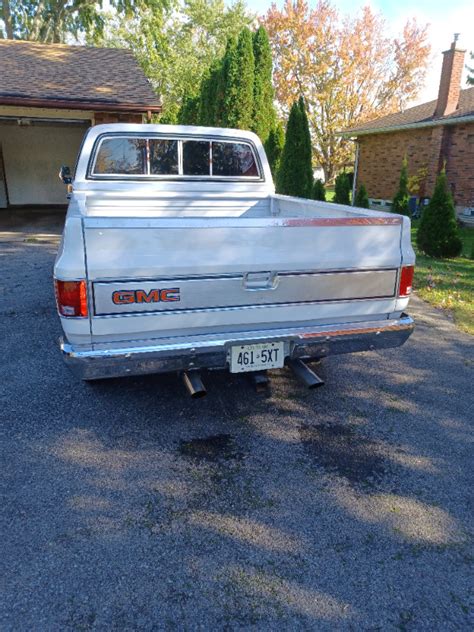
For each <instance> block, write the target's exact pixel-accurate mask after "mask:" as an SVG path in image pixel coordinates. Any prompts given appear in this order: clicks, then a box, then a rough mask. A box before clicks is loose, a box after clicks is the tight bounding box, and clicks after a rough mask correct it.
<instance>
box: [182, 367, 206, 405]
mask: <svg viewBox="0 0 474 632" xmlns="http://www.w3.org/2000/svg"><path fill="white" fill-rule="evenodd" d="M183 382H184V385H185V387H186V390H187V391H188V393H189V394H190V395H191V397H192V398H193V399H199V398H200V397H205V396H206V395H207V391H206V387H205V386H204V384H203V383H202V380H201V374H200V373H199V371H185V372H184V373H183Z"/></svg>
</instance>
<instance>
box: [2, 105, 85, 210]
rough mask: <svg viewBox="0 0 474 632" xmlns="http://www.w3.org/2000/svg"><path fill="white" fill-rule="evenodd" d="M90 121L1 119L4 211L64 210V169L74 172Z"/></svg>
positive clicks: (65, 201)
mask: <svg viewBox="0 0 474 632" xmlns="http://www.w3.org/2000/svg"><path fill="white" fill-rule="evenodd" d="M89 126H90V121H88V120H56V119H53V120H51V119H34V118H14V117H11V118H10V117H7V118H2V119H0V208H6V207H7V206H37V205H47V206H64V205H66V204H67V200H66V187H65V186H64V184H63V183H62V182H61V181H60V180H59V178H58V173H59V169H60V167H61V165H68V166H70V167H71V170H72V169H74V165H75V163H76V159H77V155H78V153H79V149H80V146H81V142H82V139H83V137H84V134H85V132H86V130H87V128H88V127H89Z"/></svg>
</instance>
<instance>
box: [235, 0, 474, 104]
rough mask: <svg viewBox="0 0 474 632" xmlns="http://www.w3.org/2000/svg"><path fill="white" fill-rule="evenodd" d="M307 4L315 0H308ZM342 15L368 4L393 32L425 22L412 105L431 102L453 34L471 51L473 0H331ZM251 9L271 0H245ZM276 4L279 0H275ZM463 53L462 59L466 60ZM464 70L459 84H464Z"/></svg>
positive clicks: (258, 10)
mask: <svg viewBox="0 0 474 632" xmlns="http://www.w3.org/2000/svg"><path fill="white" fill-rule="evenodd" d="M308 1H309V4H310V6H311V5H313V6H314V5H315V4H316V0H308ZM331 2H332V3H333V4H334V5H335V6H336V7H337V8H338V9H339V11H340V12H341V13H343V14H348V13H354V12H355V11H357V9H358V8H360V7H363V6H364V5H367V4H368V5H370V6H371V7H372V8H373V9H374V10H376V11H377V12H379V13H382V15H383V16H384V17H385V19H386V21H387V25H388V28H389V30H391V31H392V34H393V35H395V34H397V33H399V32H401V30H402V28H403V25H404V23H405V22H406V20H407V19H409V18H412V17H415V18H416V19H417V21H418V22H419V23H420V24H428V25H429V31H428V37H429V41H430V44H431V49H432V50H431V56H430V60H429V66H428V72H427V76H426V82H425V86H424V88H423V89H422V90H421V91H420V93H419V95H418V98H417V99H416V101H414V103H413V104H412V105H416V104H417V103H423V102H425V101H431V100H432V99H436V97H437V96H438V85H439V76H440V73H441V62H442V51H444V50H446V49H447V48H449V46H450V44H451V42H452V41H453V35H454V33H460V37H459V45H460V46H462V48H466V49H467V51H468V53H469V51H474V0H451V1H449V0H448V1H447V0H418V1H416V0H415V1H414V0H396V1H394V0H366V1H363V0H362V1H361V0H331ZM247 4H248V6H249V8H250V9H251V10H252V11H255V12H256V13H258V14H262V13H265V12H266V11H267V9H268V8H269V7H270V5H271V4H272V1H271V0H247ZM275 4H276V5H277V6H278V7H281V6H282V5H283V0H276V2H275ZM468 53H466V61H468V60H469V58H468ZM466 75H467V71H465V73H464V76H463V80H462V82H463V87H467V86H466V80H465V76H466Z"/></svg>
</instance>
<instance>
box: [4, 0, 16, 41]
mask: <svg viewBox="0 0 474 632" xmlns="http://www.w3.org/2000/svg"><path fill="white" fill-rule="evenodd" d="M2 8H3V11H2V19H3V22H4V24H5V33H6V36H7V39H13V26H12V16H11V12H10V0H3V2H2Z"/></svg>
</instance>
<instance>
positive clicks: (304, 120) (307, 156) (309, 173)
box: [299, 96, 314, 198]
mask: <svg viewBox="0 0 474 632" xmlns="http://www.w3.org/2000/svg"><path fill="white" fill-rule="evenodd" d="M299 106H300V111H301V132H302V135H303V147H302V152H303V155H302V157H301V162H302V168H303V171H304V177H305V180H306V186H305V191H306V195H305V197H307V198H311V197H312V194H313V182H314V176H313V157H312V146H311V133H310V131H309V122H308V114H307V112H306V105H305V102H304V98H303V97H302V96H301V97H300V99H299Z"/></svg>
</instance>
